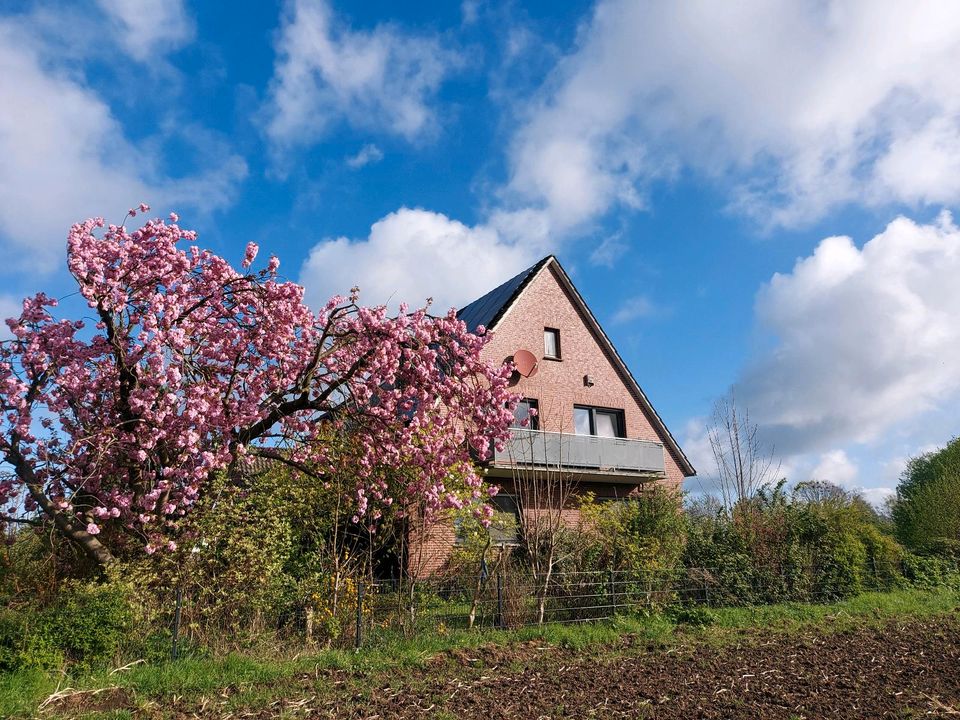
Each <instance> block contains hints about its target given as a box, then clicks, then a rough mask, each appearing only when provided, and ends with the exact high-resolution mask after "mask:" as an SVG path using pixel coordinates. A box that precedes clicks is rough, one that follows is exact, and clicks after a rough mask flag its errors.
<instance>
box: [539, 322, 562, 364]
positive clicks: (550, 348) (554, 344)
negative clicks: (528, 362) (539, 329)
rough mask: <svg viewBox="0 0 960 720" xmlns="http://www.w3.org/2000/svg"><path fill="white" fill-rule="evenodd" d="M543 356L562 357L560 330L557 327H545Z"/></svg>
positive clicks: (557, 358)
mask: <svg viewBox="0 0 960 720" xmlns="http://www.w3.org/2000/svg"><path fill="white" fill-rule="evenodd" d="M543 356H544V357H545V358H552V359H554V360H559V359H560V331H559V330H557V329H556V328H544V329H543Z"/></svg>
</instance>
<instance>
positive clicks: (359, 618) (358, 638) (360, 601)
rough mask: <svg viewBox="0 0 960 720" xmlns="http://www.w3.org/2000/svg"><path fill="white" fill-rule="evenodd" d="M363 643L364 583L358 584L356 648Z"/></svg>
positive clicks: (359, 582)
mask: <svg viewBox="0 0 960 720" xmlns="http://www.w3.org/2000/svg"><path fill="white" fill-rule="evenodd" d="M362 642H363V582H362V581H358V582H357V635H356V648H357V649H358V650H359V649H360V644H361V643H362Z"/></svg>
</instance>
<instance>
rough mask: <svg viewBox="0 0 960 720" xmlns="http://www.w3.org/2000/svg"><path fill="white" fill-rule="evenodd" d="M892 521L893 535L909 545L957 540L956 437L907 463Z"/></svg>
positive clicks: (959, 485) (959, 484) (959, 459)
mask: <svg viewBox="0 0 960 720" xmlns="http://www.w3.org/2000/svg"><path fill="white" fill-rule="evenodd" d="M893 521H894V524H895V526H896V534H897V538H898V539H899V540H900V542H902V543H903V544H904V545H907V546H908V547H911V548H916V549H921V550H929V549H932V548H934V547H935V546H937V545H942V544H943V543H944V542H946V543H947V544H958V543H960V438H954V439H953V440H951V441H950V442H949V443H948V444H947V446H946V447H944V448H942V449H940V450H937V451H936V452H931V453H926V454H924V455H920V456H919V457H915V458H913V459H911V460H910V462H909V463H907V467H906V470H904V472H903V475H902V476H901V479H900V484H899V485H898V486H897V500H896V503H895V504H894V507H893Z"/></svg>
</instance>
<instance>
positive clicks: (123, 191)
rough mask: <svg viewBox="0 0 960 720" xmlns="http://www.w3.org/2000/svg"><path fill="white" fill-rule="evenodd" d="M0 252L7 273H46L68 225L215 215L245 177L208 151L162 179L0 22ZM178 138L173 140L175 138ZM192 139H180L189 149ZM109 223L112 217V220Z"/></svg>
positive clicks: (109, 118) (240, 165)
mask: <svg viewBox="0 0 960 720" xmlns="http://www.w3.org/2000/svg"><path fill="white" fill-rule="evenodd" d="M0 107H2V108H4V110H3V112H0V157H2V158H3V162H2V163H0V246H3V247H4V248H5V250H6V251H7V252H8V255H7V260H6V262H5V269H7V270H22V269H24V268H30V269H31V270H32V271H39V272H46V271H49V270H50V269H52V267H53V266H54V265H55V264H56V263H57V262H58V261H59V259H60V257H61V255H62V253H63V251H64V248H65V246H66V234H67V230H68V229H69V227H70V225H71V223H74V222H76V221H78V220H82V219H84V218H86V217H89V216H90V215H105V216H106V217H107V218H108V219H111V220H113V219H115V220H120V219H122V217H123V215H124V213H125V212H126V209H127V208H129V207H130V206H131V205H136V204H137V203H138V202H141V201H147V202H149V203H151V204H152V205H154V206H155V207H156V208H158V209H161V208H168V209H173V208H175V207H176V208H178V209H184V208H200V209H203V210H214V209H217V208H218V207H222V206H224V205H225V204H227V203H228V202H229V201H230V199H231V198H232V195H233V191H234V189H235V186H236V184H237V182H238V181H239V180H240V179H241V178H242V177H243V176H244V175H245V173H246V165H245V163H244V162H243V160H242V159H240V158H238V157H236V156H234V155H231V154H229V152H227V151H226V150H225V149H224V148H217V147H215V145H216V144H215V143H214V144H212V145H211V144H210V143H209V137H207V136H206V135H205V134H202V135H203V140H204V143H205V144H206V146H207V147H208V148H210V149H209V150H208V151H205V152H207V154H208V157H207V158H205V164H206V165H207V166H208V167H209V169H207V170H204V171H201V172H197V173H194V174H188V175H185V176H181V177H176V178H174V177H169V176H168V175H166V174H164V173H163V172H161V170H160V169H159V167H158V165H159V160H160V158H159V156H158V151H157V150H155V149H154V150H152V151H151V150H148V149H147V147H148V146H149V147H153V144H150V143H148V144H134V143H132V142H130V141H129V140H128V139H127V138H126V137H125V135H124V132H123V128H122V127H121V126H120V123H119V122H118V121H117V119H116V118H115V117H114V116H113V114H112V113H111V111H110V108H109V107H108V106H107V104H106V103H105V102H104V101H103V100H102V99H101V98H100V97H98V96H97V94H96V93H95V92H93V91H92V90H91V89H90V88H88V87H86V86H85V85H83V84H82V83H81V82H80V81H78V80H77V79H75V73H74V72H73V71H71V73H70V74H68V72H67V71H66V70H58V69H57V68H55V67H51V66H50V65H49V63H48V60H47V58H44V57H42V55H41V53H40V52H39V51H38V49H37V47H36V46H35V45H34V42H33V38H32V37H31V36H30V35H29V34H28V33H24V32H23V27H22V26H18V25H16V24H14V23H12V22H10V23H8V22H6V21H4V20H0ZM178 132H179V131H178ZM191 132H192V131H191V130H190V129H187V130H186V131H185V135H184V138H183V139H185V140H186V141H188V142H190V137H189V136H190V134H191ZM111 213H112V215H111Z"/></svg>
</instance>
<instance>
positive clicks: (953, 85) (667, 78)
mask: <svg viewBox="0 0 960 720" xmlns="http://www.w3.org/2000/svg"><path fill="white" fill-rule="evenodd" d="M958 66H960V6H958V5H957V4H956V3H950V2H929V3H901V2H896V0H888V1H885V2H881V3H879V4H878V3H877V2H875V1H873V0H861V1H860V2H853V3H798V2H766V1H764V0H752V1H748V2H740V3H736V4H734V5H731V4H729V3H715V2H708V1H704V2H694V3H636V2H632V1H631V0H602V1H601V2H599V3H598V4H597V6H596V8H595V10H594V12H593V14H592V17H591V18H590V19H589V21H588V22H587V23H586V24H585V26H584V27H583V28H582V30H581V32H580V33H579V35H578V41H577V45H576V47H575V49H574V50H573V52H571V53H570V54H569V55H567V56H566V57H565V58H563V59H562V60H561V61H560V62H559V63H558V65H557V66H556V68H555V69H554V71H553V73H552V74H551V76H550V78H549V79H548V81H547V82H546V83H544V85H543V88H542V89H541V92H540V93H539V95H538V96H537V97H536V98H535V99H534V102H533V104H532V107H531V109H530V110H529V112H527V113H526V116H525V117H524V119H523V121H522V123H521V125H520V127H519V129H518V130H517V132H516V134H515V137H514V139H513V142H512V144H511V146H510V151H509V165H510V179H509V182H508V184H507V187H506V189H505V193H504V195H505V197H506V196H510V197H512V198H515V199H519V201H520V202H525V203H529V204H532V205H534V206H536V207H539V208H541V209H544V210H545V211H547V212H548V214H549V217H550V220H551V222H552V223H553V224H554V226H555V227H556V228H558V229H563V228H569V227H576V226H577V225H578V224H580V223H583V222H586V221H589V220H592V219H595V218H596V217H598V216H600V215H602V214H604V213H606V212H607V211H608V210H610V209H611V208H613V207H615V206H626V207H629V208H636V207H642V206H643V204H644V197H645V191H646V189H647V187H648V185H649V184H650V183H651V182H652V181H654V180H657V179H658V178H663V177H672V176H673V174H674V173H675V172H676V171H677V168H678V167H684V166H687V167H693V168H694V169H696V170H697V171H698V172H701V173H704V174H706V175H707V176H711V177H715V178H717V179H718V181H722V182H723V183H724V184H725V185H729V186H730V187H731V188H732V196H731V203H732V205H733V206H734V207H736V208H738V209H739V210H740V211H742V212H744V213H747V214H748V215H752V216H754V217H756V218H758V219H759V220H760V221H761V222H762V223H764V224H768V225H799V224H803V223H807V222H810V221H812V220H815V219H816V218H818V217H821V216H822V215H824V214H825V213H826V212H827V211H829V210H830V209H831V208H833V207H836V206H837V205H839V204H843V203H851V202H865V203H868V204H869V203H873V204H881V203H888V202H907V203H915V204H922V203H944V202H957V201H960V179H958V178H960V73H957V72H956V68H957V67H958Z"/></svg>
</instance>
